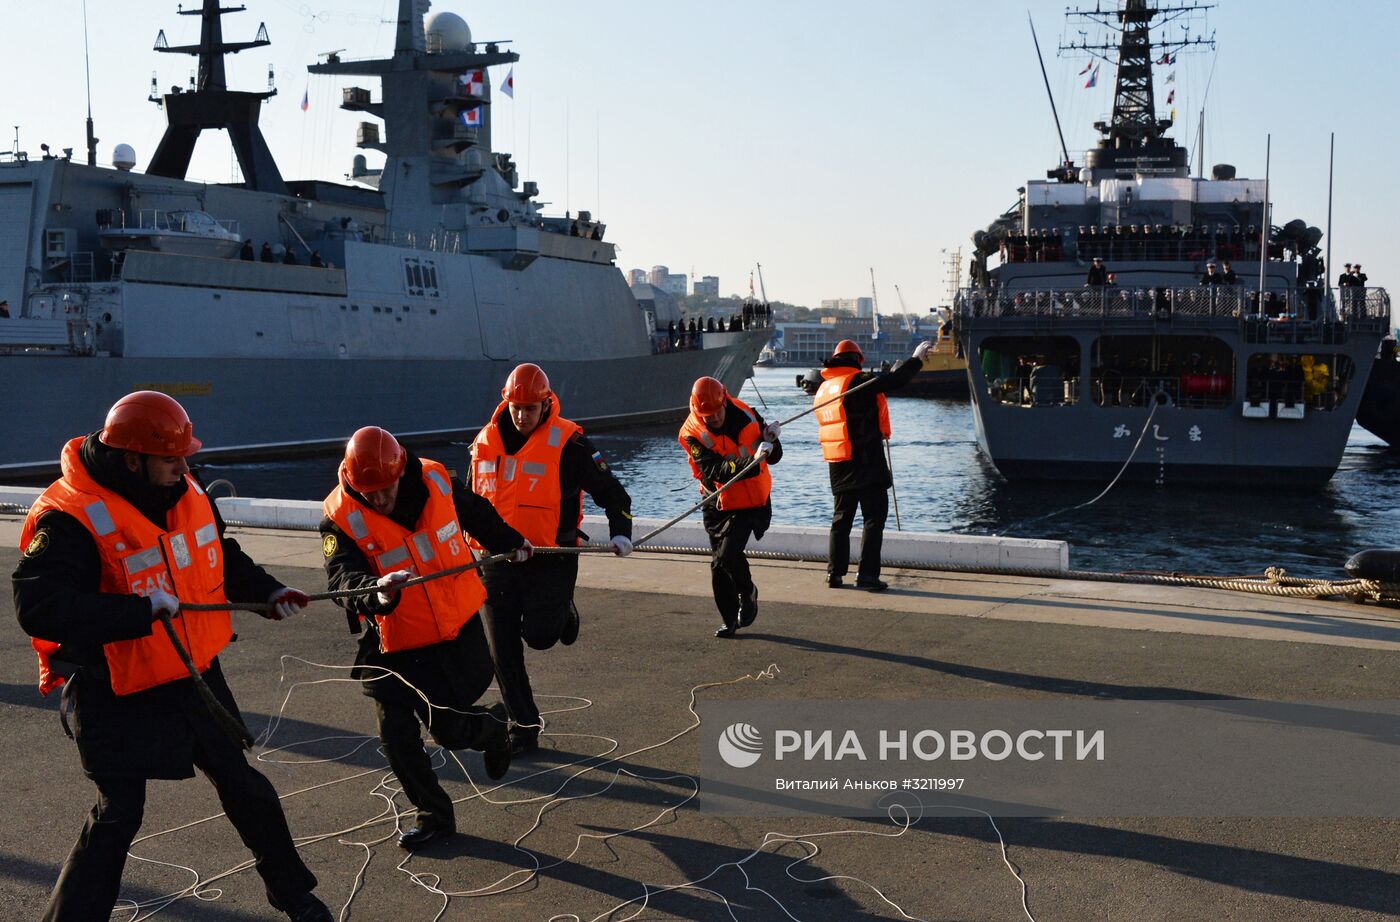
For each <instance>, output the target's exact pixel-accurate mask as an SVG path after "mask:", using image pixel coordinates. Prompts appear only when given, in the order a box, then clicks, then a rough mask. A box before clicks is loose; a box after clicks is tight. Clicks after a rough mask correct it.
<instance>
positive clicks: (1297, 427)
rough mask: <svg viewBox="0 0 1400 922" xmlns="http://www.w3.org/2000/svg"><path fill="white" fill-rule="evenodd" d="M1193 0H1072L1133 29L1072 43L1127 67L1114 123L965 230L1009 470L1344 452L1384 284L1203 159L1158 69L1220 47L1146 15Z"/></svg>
mask: <svg viewBox="0 0 1400 922" xmlns="http://www.w3.org/2000/svg"><path fill="white" fill-rule="evenodd" d="M1200 8H1201V7H1199V6H1191V7H1172V6H1167V5H1158V4H1149V3H1147V2H1146V0H1122V2H1121V3H1120V5H1119V6H1118V8H1117V9H1113V10H1106V11H1105V10H1101V9H1099V8H1096V9H1095V10H1094V11H1091V12H1085V11H1071V15H1072V16H1085V17H1089V18H1091V19H1095V20H1096V21H1098V22H1099V23H1100V24H1101V25H1102V26H1104V27H1106V28H1108V29H1111V30H1116V31H1117V32H1120V33H1121V35H1120V36H1119V37H1118V40H1117V42H1116V43H1114V42H1112V41H1109V42H1105V43H1103V44H1100V45H1094V44H1090V43H1089V42H1088V41H1087V40H1081V41H1079V42H1078V43H1076V44H1072V45H1069V46H1067V48H1069V49H1074V50H1077V51H1084V52H1088V53H1089V54H1091V55H1096V56H1099V57H1102V58H1104V59H1105V60H1107V61H1109V63H1111V64H1116V66H1117V76H1116V85H1115V94H1114V103H1113V115H1112V119H1111V120H1110V121H1108V122H1099V123H1097V124H1096V125H1095V128H1097V129H1098V130H1099V132H1100V134H1101V136H1102V137H1101V139H1100V140H1099V142H1098V144H1097V146H1096V147H1095V148H1093V149H1091V150H1089V151H1087V153H1086V155H1085V157H1084V162H1083V164H1082V165H1076V164H1075V163H1074V162H1073V161H1072V160H1071V158H1070V157H1069V154H1068V152H1067V150H1066V151H1065V155H1064V160H1063V162H1062V163H1061V164H1060V165H1059V166H1057V167H1056V168H1055V169H1053V170H1050V171H1049V172H1048V173H1047V178H1046V179H1045V180H1031V181H1029V182H1027V183H1026V184H1025V186H1024V187H1023V188H1022V189H1020V190H1018V192H1019V197H1018V201H1017V203H1016V205H1015V206H1013V207H1012V208H1011V209H1009V210H1008V211H1007V212H1005V213H1004V214H1002V215H1001V216H1000V217H999V218H998V219H997V220H996V221H994V222H993V223H992V224H991V225H990V226H989V227H988V228H987V229H986V230H982V231H978V232H977V233H976V234H975V235H974V237H973V242H974V243H975V244H976V247H977V250H976V256H975V257H974V262H973V267H972V281H973V284H972V286H971V287H969V288H965V289H963V290H962V291H961V292H960V293H959V297H958V299H957V302H956V306H955V311H954V331H955V336H956V337H957V340H958V343H959V345H960V347H961V348H962V350H963V352H964V353H965V354H966V356H967V357H968V380H969V383H970V386H971V390H972V406H973V411H974V420H975V430H976V435H977V441H978V444H979V446H980V448H981V450H982V451H983V453H984V454H985V455H986V456H987V457H988V458H989V459H990V460H991V462H992V464H993V465H995V467H996V469H997V470H998V471H999V472H1000V473H1001V474H1002V475H1003V476H1005V477H1006V478H1008V479H1010V480H1035V479H1061V478H1068V479H1092V480H1098V481H1109V480H1110V479H1111V478H1113V477H1115V476H1118V475H1119V474H1120V472H1121V474H1122V476H1124V477H1125V478H1130V479H1136V480H1148V481H1154V482H1157V483H1174V482H1210V483H1246V484H1266V483H1320V482H1325V481H1326V480H1328V479H1329V478H1330V477H1331V476H1332V475H1333V474H1334V473H1335V472H1336V470H1337V466H1338V465H1339V463H1340V462H1341V457H1342V451H1343V449H1344V448H1345V445H1346V442H1347V436H1348V433H1349V432H1350V431H1351V427H1352V422H1353V420H1354V419H1355V418H1356V415H1357V408H1358V405H1359V403H1360V401H1361V397H1362V393H1363V392H1364V391H1365V389H1366V383H1367V378H1368V376H1369V375H1370V373H1371V370H1372V366H1373V363H1374V361H1375V358H1376V353H1377V345H1378V343H1379V342H1380V340H1381V337H1382V336H1383V335H1384V334H1385V332H1386V331H1387V329H1388V327H1389V316H1390V300H1389V297H1388V296H1387V294H1386V292H1385V291H1384V290H1383V289H1380V288H1356V287H1354V288H1342V289H1338V290H1336V291H1335V292H1334V291H1329V289H1328V286H1327V282H1326V274H1325V266H1324V264H1323V259H1322V253H1321V250H1320V249H1319V246H1318V244H1319V243H1320V241H1321V239H1322V236H1323V234H1322V231H1321V230H1319V229H1318V228H1316V227H1312V226H1310V225H1308V224H1307V223H1306V222H1304V221H1301V220H1292V221H1287V222H1280V224H1275V223H1274V222H1273V220H1272V215H1271V214H1270V207H1269V192H1270V190H1269V188H1268V183H1267V179H1265V180H1257V179H1245V178H1240V177H1237V176H1236V175H1235V169H1234V167H1232V166H1229V165H1227V164H1220V165H1217V166H1215V167H1214V168H1213V169H1212V171H1211V176H1210V177H1209V178H1206V177H1205V176H1204V175H1202V173H1203V170H1201V169H1199V168H1198V171H1197V175H1196V176H1195V177H1192V176H1191V175H1190V174H1189V168H1188V163H1189V161H1188V152H1187V150H1186V149H1184V148H1183V147H1181V146H1180V145H1179V144H1177V143H1175V142H1174V141H1173V140H1171V139H1170V138H1168V137H1167V136H1166V133H1167V131H1168V130H1169V129H1170V128H1171V125H1172V121H1171V119H1163V118H1159V117H1158V114H1157V111H1156V108H1155V105H1154V94H1153V64H1154V63H1158V64H1169V63H1172V62H1173V61H1174V59H1175V55H1176V53H1177V52H1178V51H1181V50H1183V49H1185V48H1186V46H1189V45H1193V44H1204V45H1209V44H1212V42H1211V40H1209V39H1202V38H1199V37H1192V36H1190V35H1189V34H1187V33H1184V32H1181V31H1178V30H1177V29H1176V28H1173V29H1171V30H1162V31H1161V32H1160V33H1159V38H1162V39H1165V41H1154V37H1153V31H1152V30H1153V21H1154V19H1156V18H1157V17H1164V18H1168V19H1171V20H1175V19H1179V18H1181V13H1183V12H1186V11H1190V10H1197V9H1200ZM1081 34H1083V33H1081ZM1062 50H1065V49H1064V48H1062ZM1091 63H1092V62H1091ZM1047 89H1048V85H1047ZM1062 146H1063V144H1062ZM1201 147H1202V148H1203V147H1204V144H1203V143H1202V145H1201Z"/></svg>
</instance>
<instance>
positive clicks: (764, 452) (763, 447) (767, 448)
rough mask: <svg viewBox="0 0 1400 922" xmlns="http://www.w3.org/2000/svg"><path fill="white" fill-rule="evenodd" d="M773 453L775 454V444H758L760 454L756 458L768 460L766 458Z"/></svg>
mask: <svg viewBox="0 0 1400 922" xmlns="http://www.w3.org/2000/svg"><path fill="white" fill-rule="evenodd" d="M772 453H773V443H772V442H759V443H758V454H757V455H755V457H758V458H766V457H768V456H769V455H771V454H772Z"/></svg>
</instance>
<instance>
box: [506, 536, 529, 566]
mask: <svg viewBox="0 0 1400 922" xmlns="http://www.w3.org/2000/svg"><path fill="white" fill-rule="evenodd" d="M533 556H535V546H534V545H533V544H531V543H530V542H529V540H526V541H525V543H524V544H522V545H520V547H518V548H516V549H515V550H513V551H511V552H510V562H511V563H524V562H525V561H527V560H529V559H530V558H531V557H533Z"/></svg>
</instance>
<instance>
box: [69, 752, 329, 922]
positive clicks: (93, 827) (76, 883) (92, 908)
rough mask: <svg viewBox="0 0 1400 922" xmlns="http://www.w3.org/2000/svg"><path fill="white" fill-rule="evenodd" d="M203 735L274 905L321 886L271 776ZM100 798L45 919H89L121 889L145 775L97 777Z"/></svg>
mask: <svg viewBox="0 0 1400 922" xmlns="http://www.w3.org/2000/svg"><path fill="white" fill-rule="evenodd" d="M214 748H215V747H214V746H211V745H207V744H206V743H205V742H204V741H202V740H201V741H199V742H197V743H196V746H195V751H194V764H195V765H196V766H197V767H198V768H199V770H200V771H202V772H204V774H205V775H206V776H208V778H209V780H210V781H211V782H213V784H214V789H215V790H216V791H217V792H218V794H219V803H220V804H222V805H223V808H224V812H225V814H227V816H228V818H229V822H231V823H233V828H234V829H236V830H238V835H239V837H240V838H242V840H243V844H244V845H246V846H248V850H249V851H251V852H252V853H253V857H254V859H255V862H256V864H255V867H256V869H257V872H258V874H259V876H261V877H262V879H263V885H264V886H265V887H266V888H267V894H268V900H269V902H271V903H272V904H273V906H274V907H278V908H280V906H281V905H288V904H290V903H291V901H292V900H294V899H295V898H297V897H299V896H300V895H301V894H303V893H307V892H309V891H311V890H314V889H315V888H316V877H315V875H313V874H312V873H311V871H310V870H308V869H307V867H306V865H305V863H303V862H302V860H301V856H300V855H299V854H298V853H297V849H296V846H295V845H294V844H293V843H292V834H291V832H290V831H289V830H288V829H287V817H286V815H285V814H283V812H282V804H281V802H280V801H278V799H277V791H276V789H274V788H273V787H272V783H271V782H269V781H268V780H267V779H266V778H264V777H263V776H262V774H261V773H260V772H258V771H257V770H256V769H254V768H253V767H252V766H251V765H249V764H248V762H247V760H246V759H245V758H244V757H243V754H242V753H241V752H240V751H238V750H237V749H236V748H235V747H234V744H233V743H232V742H231V741H230V742H229V743H228V749H227V750H226V751H225V750H223V749H222V748H221V747H220V748H219V751H211V750H213V749H214ZM93 781H94V782H95V783H96V784H97V804H96V806H94V807H93V808H92V813H91V814H90V815H89V816H88V821H87V823H86V825H84V826H83V831H82V834H81V835H79V836H78V842H77V844H76V845H74V846H73V851H72V852H70V853H69V855H68V860H67V861H65V862H64V864H63V870H62V872H60V873H59V875H58V883H57V884H55V885H54V889H53V893H52V894H51V895H50V897H49V908H48V910H47V911H46V912H45V913H44V916H43V920H44V922H90V920H95V919H106V918H107V917H108V916H109V915H111V912H112V907H113V906H114V905H115V904H116V902H117V896H118V893H119V892H120V890H121V882H122V869H123V868H124V867H125V866H126V853H127V850H128V849H129V848H130V847H131V841H132V840H133V839H135V838H136V833H137V832H138V831H139V830H140V829H141V820H142V817H143V815H144V813H145V808H146V779H144V778H112V777H97V778H94V779H93Z"/></svg>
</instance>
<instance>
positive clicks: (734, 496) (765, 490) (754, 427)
mask: <svg viewBox="0 0 1400 922" xmlns="http://www.w3.org/2000/svg"><path fill="white" fill-rule="evenodd" d="M728 399H729V402H730V403H731V404H732V405H733V407H734V408H737V409H738V410H739V412H741V413H743V414H744V415H745V416H747V417H748V422H747V423H745V425H744V428H743V430H742V431H740V433H739V441H738V442H735V441H734V440H733V439H731V438H729V437H728V436H725V435H715V434H714V433H713V432H711V431H710V428H709V427H708V426H706V425H705V422H704V420H702V419H701V418H700V417H698V416H696V415H695V413H694V412H692V413H691V414H690V415H689V416H688V417H686V420H685V424H684V425H683V426H681V431H680V435H678V436H677V437H676V438H677V440H678V441H679V442H680V443H681V448H684V449H685V450H686V455H685V459H686V460H687V461H689V462H690V472H691V474H693V475H694V476H695V479H696V480H700V481H701V483H702V487H701V492H702V493H703V492H704V490H705V488H706V487H708V488H709V489H711V490H713V489H715V488H717V487H719V486H722V485H723V481H721V482H719V483H714V484H705V483H704V481H703V479H702V475H701V473H700V467H699V465H697V464H696V463H695V459H694V458H692V457H691V456H690V446H688V445H686V443H685V440H686V438H687V437H688V438H692V439H695V440H696V441H697V442H699V443H700V444H701V445H703V446H704V447H705V448H708V449H709V450H710V451H713V452H714V453H716V454H718V455H719V456H720V457H722V458H724V459H725V460H726V461H734V462H737V464H738V466H739V467H743V466H744V465H745V464H748V463H749V459H750V458H752V457H753V456H754V453H755V452H757V451H758V446H759V443H761V442H762V441H763V429H762V427H760V426H759V425H758V417H756V416H755V415H754V412H753V410H752V409H751V408H750V407H749V405H748V404H746V403H744V402H743V401H742V400H738V399H736V398H734V397H730V398H728ZM731 412H732V409H731ZM772 489H773V475H772V474H770V473H769V472H768V462H767V460H763V461H760V462H758V476H756V477H746V478H744V479H743V480H740V481H739V482H737V483H735V484H734V485H733V486H732V487H730V488H729V489H728V490H725V491H724V492H723V493H721V494H720V495H719V508H720V509H721V510H728V509H756V508H758V507H759V506H762V505H763V504H764V503H766V502H768V494H769V492H770V491H771V490H772Z"/></svg>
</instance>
